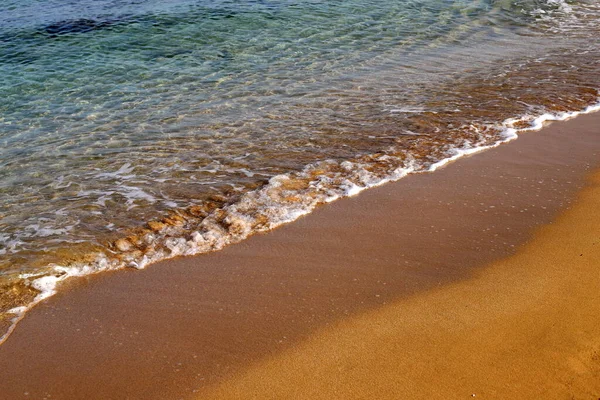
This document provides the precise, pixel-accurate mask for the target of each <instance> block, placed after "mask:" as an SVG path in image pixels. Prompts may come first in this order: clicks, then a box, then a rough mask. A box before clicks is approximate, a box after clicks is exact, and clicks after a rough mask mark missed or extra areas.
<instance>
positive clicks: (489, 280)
mask: <svg viewBox="0 0 600 400" xmlns="http://www.w3.org/2000/svg"><path fill="white" fill-rule="evenodd" d="M477 275H478V276H477V277H474V278H472V279H469V280H466V281H462V282H458V283H455V284H450V285H447V286H444V287H442V288H440V289H437V290H432V291H427V292H424V293H422V294H419V295H416V296H414V297H412V298H410V299H408V300H402V301H398V302H396V303H394V304H391V305H389V306H385V307H383V308H381V309H379V310H376V311H373V312H369V313H365V314H364V315H361V316H358V317H356V318H352V319H349V320H345V321H343V322H340V323H338V324H336V325H335V326H333V327H330V328H329V329H326V330H324V331H322V332H320V333H319V334H317V335H315V336H314V337H312V338H311V339H310V340H308V341H306V342H305V343H302V344H301V345H299V346H296V347H294V348H292V349H291V350H289V351H286V352H284V353H283V354H281V355H279V356H277V357H275V358H274V359H272V360H269V361H267V362H263V363H259V364H257V365H255V366H253V367H252V368H251V369H250V370H249V371H247V372H246V373H244V374H242V375H240V376H239V377H236V378H235V379H231V380H229V381H227V382H225V383H224V384H223V385H221V386H219V387H218V388H216V389H214V390H213V391H207V392H206V393H202V395H201V396H199V397H198V398H202V399H213V398H219V399H250V398H252V399H421V398H422V399H466V398H469V397H476V398H482V399H594V400H595V399H598V398H600V173H597V174H595V175H594V177H593V180H592V181H591V186H590V187H589V188H587V189H586V190H585V191H584V192H583V193H582V194H581V195H580V196H579V198H578V201H577V203H576V204H575V206H574V207H573V208H572V209H570V210H569V211H568V212H566V213H565V214H564V215H562V216H561V217H560V218H558V220H557V221H556V222H555V223H553V224H551V225H549V226H545V227H543V228H541V229H540V230H539V231H538V232H537V233H536V235H535V238H534V239H533V240H532V241H531V242H529V243H528V244H527V245H526V246H525V247H524V248H523V249H521V250H520V251H519V252H518V254H516V255H515V256H512V257H509V258H507V259H504V260H501V261H498V262H495V263H494V264H493V265H492V266H491V267H489V268H486V269H484V270H482V271H481V273H479V274H477Z"/></svg>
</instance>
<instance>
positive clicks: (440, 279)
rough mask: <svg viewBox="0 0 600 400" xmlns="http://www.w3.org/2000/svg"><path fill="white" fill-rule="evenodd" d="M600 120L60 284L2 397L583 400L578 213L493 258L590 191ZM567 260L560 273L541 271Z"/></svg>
mask: <svg viewBox="0 0 600 400" xmlns="http://www.w3.org/2000/svg"><path fill="white" fill-rule="evenodd" d="M599 126H600V113H597V114H590V115H586V116H582V117H579V118H576V119H574V120H571V121H567V122H564V123H556V124H552V125H550V126H549V127H548V128H545V129H544V130H542V131H541V132H537V133H527V134H524V135H523V136H522V137H521V138H520V139H519V140H517V141H515V142H512V143H509V144H507V145H503V146H501V147H499V148H497V149H494V150H490V151H488V152H485V153H482V154H478V155H475V156H473V157H470V158H467V159H463V160H460V161H459V162H456V163H454V164H451V165H449V166H448V167H447V168H444V169H442V170H439V171H437V172H435V173H432V174H421V175H414V176H409V177H407V178H404V179H402V180H401V181H400V182H397V183H394V184H388V185H384V186H382V187H380V188H376V189H372V190H369V191H366V192H364V193H362V194H361V195H360V196H357V197H356V198H351V199H343V200H340V201H338V202H335V203H333V204H330V205H327V206H326V207H321V208H319V209H318V210H316V211H315V212H314V213H312V214H311V215H309V216H307V217H306V218H302V219H301V220H299V221H297V222H295V223H292V224H289V225H287V226H284V227H282V228H280V229H277V230H275V231H274V232H271V233H269V234H265V235H257V236H254V237H252V238H250V239H249V240H246V241H244V242H243V243H240V244H238V245H234V246H230V247H229V248H226V249H225V250H223V251H220V252H217V253H213V254H208V255H203V256H199V257H192V258H180V259H175V260H171V261H168V262H164V263H160V264H157V265H154V266H151V267H149V268H148V269H147V270H145V271H131V270H130V271H120V272H115V273H106V274H100V275H98V276H92V277H88V278H85V279H82V280H78V281H72V282H71V283H69V284H68V285H69V286H70V287H69V288H68V289H69V290H62V291H61V292H60V293H59V294H58V295H56V296H55V297H53V298H51V299H49V300H48V301H46V302H44V303H43V304H41V305H40V306H38V307H36V308H35V309H34V310H32V311H31V312H30V313H29V315H28V316H27V317H26V318H25V319H24V320H23V321H22V322H21V323H20V324H19V326H18V327H17V329H16V330H15V332H14V334H13V335H12V336H11V337H10V338H9V340H8V341H7V342H6V343H5V344H4V345H2V346H0V399H3V400H4V399H6V400H17V399H43V398H50V399H67V400H68V399H88V400H90V399H161V400H164V399H179V398H197V396H198V393H206V394H205V395H206V396H208V393H207V392H206V391H208V390H217V391H218V392H217V393H220V394H224V393H232V396H231V397H232V398H244V399H245V398H252V397H254V398H261V397H262V396H263V395H265V396H266V393H265V391H266V392H269V393H271V392H272V393H279V392H277V390H282V391H283V392H281V393H287V394H282V395H281V396H279V398H285V397H286V396H287V395H290V396H292V398H314V397H317V396H318V393H322V394H323V396H324V397H328V398H352V397H354V398H361V396H362V398H373V397H375V398H377V397H378V396H379V397H382V396H384V395H388V396H389V397H391V398H403V396H401V393H411V394H410V395H408V394H407V395H406V396H404V398H411V397H413V395H414V397H418V396H419V395H421V396H423V397H433V396H434V395H435V393H439V395H440V396H441V395H443V394H445V395H447V396H446V398H452V396H453V395H456V396H457V397H463V396H471V395H472V394H473V393H475V394H476V395H477V396H483V395H486V394H487V395H488V397H491V398H506V397H503V396H500V394H499V393H500V390H505V392H504V393H507V396H509V397H508V398H522V397H523V396H525V395H523V396H521V394H519V395H516V394H515V393H517V392H516V390H517V388H518V386H519V385H520V386H521V387H520V388H518V390H519V391H520V392H519V393H529V394H533V393H534V390H535V389H536V388H540V389H539V390H543V389H548V390H550V389H553V390H556V391H553V392H551V393H548V394H547V395H543V396H542V397H541V398H547V397H550V398H551V397H552V396H554V395H556V396H561V395H563V394H566V393H567V391H568V390H567V389H568V386H567V383H568V381H569V379H570V380H572V382H573V386H572V388H573V389H572V390H574V391H576V393H583V390H588V391H590V392H591V391H592V390H593V386H592V383H591V382H590V381H589V380H586V379H584V378H585V376H586V374H592V373H594V370H593V368H592V367H593V365H594V364H593V362H592V361H590V360H592V359H593V355H592V353H591V351H592V350H593V349H594V346H595V345H596V343H597V342H595V341H596V340H597V338H598V332H597V331H594V330H593V329H595V328H594V327H593V324H592V323H595V322H598V318H597V314H598V310H599V309H600V304H599V303H598V298H597V297H594V296H597V293H598V290H597V287H593V285H594V284H597V282H598V273H597V271H594V270H593V267H594V260H595V259H594V258H593V255H592V253H591V251H592V250H595V247H591V248H589V246H592V245H591V243H590V242H589V241H590V240H592V239H593V238H591V237H589V236H587V235H575V234H569V237H560V238H558V237H557V235H558V233H557V232H558V231H556V232H555V233H554V234H553V233H547V232H549V230H551V229H554V228H556V227H559V226H564V229H567V228H568V227H569V223H565V222H564V221H566V220H567V219H568V218H575V217H574V214H573V215H572V214H568V215H566V216H564V217H561V218H562V219H561V220H560V221H562V222H560V223H559V224H558V225H553V226H550V227H549V228H544V231H543V232H541V233H539V234H538V236H537V239H536V241H535V242H531V243H532V244H530V245H528V247H527V250H523V252H522V253H519V255H518V256H517V258H515V259H514V260H521V261H510V262H509V264H506V266H503V265H502V264H494V266H493V267H491V268H488V265H489V264H490V263H494V262H496V263H497V262H498V260H500V259H503V258H506V257H508V256H512V255H514V254H515V252H516V251H517V249H519V248H520V246H522V245H523V243H525V242H527V241H528V240H529V239H530V238H531V235H532V234H533V232H534V231H535V230H536V229H538V228H539V227H540V226H542V225H543V224H548V223H550V222H552V221H553V220H555V219H556V217H557V215H559V214H560V213H562V212H564V210H565V209H566V208H567V207H568V205H569V204H570V202H571V200H573V199H574V198H575V196H576V195H577V192H578V191H579V190H580V189H581V188H582V187H584V186H585V183H586V181H585V179H584V178H585V176H587V175H588V174H589V172H590V171H591V170H592V169H595V168H599V167H600V132H599ZM593 190H597V189H593ZM590 193H591V192H590ZM586 196H587V195H586ZM586 196H584V197H581V199H582V201H583V200H585V199H586V198H587V197H586ZM588 197H589V196H588ZM588 203H589V202H583V203H581V204H587V205H586V206H585V207H587V208H588V209H589V212H588V213H587V215H589V221H588V222H589V223H592V221H597V214H596V211H595V210H597V209H598V205H597V204H598V203H594V204H592V205H590V204H588ZM581 207H584V206H579V205H578V206H577V208H576V209H574V210H583V208H581ZM573 212H580V213H584V214H585V212H584V211H572V213H573ZM578 215H579V214H578ZM592 218H596V219H592ZM595 226H596V227H597V226H600V225H598V223H597V222H596V223H595ZM593 227H594V225H593V224H592V225H590V226H588V228H589V229H593ZM588 228H586V229H588ZM561 229H563V228H561ZM581 229H583V225H582V227H581ZM561 232H562V231H561ZM582 232H583V231H582ZM561 235H562V233H561ZM553 236H554V239H552V237H553ZM545 237H546V239H543V238H545ZM596 239H597V238H596ZM546 240H548V242H545V241H546ZM551 240H555V241H556V240H558V242H559V243H560V246H559V245H555V246H552V245H551V244H549V243H551ZM573 240H574V241H575V242H573ZM578 240H582V241H581V242H579V241H578ZM585 240H588V242H585ZM540 241H541V242H540ZM538 242H539V243H540V244H539V245H537V244H534V243H538ZM541 243H546V244H541ZM535 248H539V249H540V250H536V251H539V253H533V251H534V250H533V249H535ZM558 249H563V253H560V252H556V251H558ZM590 249H591V250H590ZM550 250H552V251H553V252H552V253H551V252H550ZM572 253H576V256H577V262H579V261H581V264H577V268H575V267H572V268H573V270H572V271H571V270H569V274H565V271H566V269H564V268H560V265H558V264H552V263H554V262H555V261H556V260H558V257H565V259H569V257H568V255H569V254H571V255H572ZM522 254H531V255H530V256H524V255H522ZM534 254H538V255H539V257H535V256H534ZM579 254H583V256H579ZM596 254H597V253H596ZM542 256H543V258H541V257H542ZM523 257H532V258H530V260H531V261H525V258H523ZM571 258H572V257H571ZM596 259H597V258H596ZM569 260H571V259H569ZM567 261H568V260H567ZM571 262H572V260H571ZM545 263H546V264H547V265H546V264H545ZM565 263H566V261H565ZM561 264H562V263H561ZM565 265H567V264H565ZM519 266H520V267H521V268H519ZM571 272H572V273H571ZM565 292H566V293H568V294H569V296H565V295H564V293H565ZM570 296H572V297H573V301H575V300H576V301H577V302H578V303H574V302H570ZM577 304H579V305H580V307H579V308H578V309H577V308H575V310H573V309H571V308H570V307H573V306H574V305H577ZM559 306H560V307H559ZM563 308H564V311H563ZM553 310H554V311H553ZM599 325H600V324H599ZM588 328H589V330H586V329H588ZM400 338H402V339H400ZM471 348H475V349H478V351H472V350H471ZM514 351H517V353H514V354H513V352H514ZM586 351H590V353H589V354H588V353H585V352H586ZM538 360H539V361H538ZM507 365H508V366H512V365H515V368H514V369H509V368H507ZM595 365H596V366H597V361H596V364H595ZM329 367H331V368H329ZM594 368H595V367H594ZM292 371H297V373H294V374H292ZM511 371H514V372H511ZM573 371H575V372H573ZM511 374H512V375H511ZM589 376H591V375H589ZM509 377H511V379H510V380H509V379H508V378H509ZM579 377H582V378H581V379H579ZM484 378H485V379H484ZM384 384H385V385H384ZM553 385H556V386H553ZM578 385H579V386H578ZM230 390H231V392H230ZM286 390H288V392H285V391H286ZM296 390H298V392H295V391H296ZM333 390H338V391H339V392H337V393H339V394H334V393H332V391H333ZM482 390H486V391H487V392H484V391H482ZM494 390H496V391H498V392H496V393H497V395H494V394H493V393H494V392H493V391H494ZM511 390H513V392H510V391H511ZM290 391H292V392H290ZM311 391H312V394H310V395H309V394H307V393H311ZM343 391H345V392H343ZM375 391H380V393H379V394H378V395H371V394H372V393H374V392H375ZM521 391H522V392H521ZM236 393H237V394H236ZM290 393H292V394H290ZM294 393H297V394H294ZM301 393H302V394H301ZM342 393H343V394H342ZM305 394H306V396H308V397H306V396H305ZM588 394H589V393H588ZM594 395H596V394H594ZM203 397H204V396H201V398H203ZM597 397H598V396H597ZM597 397H593V399H594V400H596V399H597ZM583 398H590V397H589V396H587V397H585V396H584V397H583Z"/></svg>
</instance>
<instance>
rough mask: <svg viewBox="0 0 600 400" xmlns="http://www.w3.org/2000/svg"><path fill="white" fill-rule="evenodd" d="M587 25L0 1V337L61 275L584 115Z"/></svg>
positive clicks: (591, 6) (243, 231)
mask: <svg viewBox="0 0 600 400" xmlns="http://www.w3.org/2000/svg"><path fill="white" fill-rule="evenodd" d="M599 38H600V3H598V2H597V1H594V0H582V1H563V0H498V1H494V0H478V1H473V0H468V1H467V0H457V1H449V0H420V1H417V0H395V1H392V0H378V1H361V0H337V1H317V0H312V1H291V0H279V1H267V0H265V1H261V0H242V1H206V0H195V1H193V0H176V1H169V2H163V1H157V0H135V1H134V0H93V1H92V0H83V1H59V0H44V1H41V0H7V1H4V2H2V3H1V4H0V96H1V97H0V342H1V341H2V340H3V339H6V337H8V335H7V333H9V332H10V330H11V329H12V327H14V324H15V323H16V321H17V320H18V319H19V318H21V317H22V316H23V315H24V312H25V311H26V310H27V309H28V308H29V307H31V306H32V305H34V304H35V303H37V302H39V301H41V300H43V299H44V298H45V297H47V296H49V295H51V294H52V293H54V291H55V290H56V289H57V283H58V282H60V281H61V280H64V279H66V278H68V277H72V276H80V275H85V274H90V273H96V272H100V271H103V270H107V269H117V268H123V267H135V268H143V267H144V266H146V265H148V264H149V263H152V262H155V261H158V260H161V259H165V258H169V257H173V256H176V255H187V254H198V253H203V252H208V251H214V250H218V249H221V248H222V247H224V246H226V245H228V244H230V243H235V242H238V241H240V240H242V239H244V238H246V237H247V236H248V235H251V234H252V233H255V232H258V231H266V230H269V229H273V228H274V227H276V226H278V225H280V224H282V223H286V222H290V221H293V220H294V219H296V218H298V217H299V216H301V215H304V214H306V213H308V212H310V211H311V210H312V209H313V208H314V207H315V206H317V205H318V204H323V203H327V202H330V201H332V200H335V199H336V198H339V197H341V196H347V195H352V194H355V193H358V192H359V191H361V190H363V189H365V188H368V187H372V186H375V185H379V184H381V183H384V182H387V181H390V180H395V179H399V178H401V177H402V176H404V175H406V174H408V173H411V172H420V171H432V170H435V168H437V167H438V166H440V165H442V164H444V163H445V162H447V161H448V160H451V159H455V158H457V157H459V156H461V155H463V154H466V153H470V152H474V151H479V150H481V149H485V148H488V147H490V146H495V145H497V144H499V143H502V142H504V141H507V140H511V139H514V138H515V137H517V135H518V133H519V132H520V131H522V130H526V129H530V128H532V127H539V125H540V123H541V121H543V120H547V119H553V118H554V119H557V118H559V119H560V118H566V117H569V116H573V115H575V114H574V113H576V112H580V111H585V110H587V111H590V110H592V109H593V107H594V104H597V102H598V97H599V92H598V89H599V86H600V85H599V81H600V79H599V78H600V65H599V63H600V39H599ZM590 107H592V108H590ZM565 140H569V138H567V137H566V138H565ZM2 338H3V339H2Z"/></svg>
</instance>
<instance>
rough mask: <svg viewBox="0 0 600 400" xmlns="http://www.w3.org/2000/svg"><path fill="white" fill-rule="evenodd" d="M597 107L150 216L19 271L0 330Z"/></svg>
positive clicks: (316, 168)
mask: <svg viewBox="0 0 600 400" xmlns="http://www.w3.org/2000/svg"><path fill="white" fill-rule="evenodd" d="M392 111H394V110H392ZM596 111H600V99H598V102H596V103H595V104H592V105H590V106H587V107H586V108H585V109H583V110H580V111H565V112H558V113H542V114H537V115H536V114H526V115H523V116H520V117H517V118H510V119H507V120H505V121H504V122H503V123H501V124H500V125H498V126H496V127H495V129H494V131H495V132H496V135H495V136H494V140H493V141H490V137H489V136H488V134H489V131H490V127H478V126H476V125H475V124H472V125H471V126H470V127H471V129H473V130H474V131H475V132H479V134H480V135H479V139H477V140H464V141H463V143H462V144H461V145H458V146H454V147H450V148H447V149H445V150H444V152H443V156H442V157H440V158H439V159H438V160H431V159H430V158H422V159H419V158H418V157H416V156H414V155H411V154H403V155H402V156H392V155H389V154H384V153H379V154H371V155H368V156H361V157H358V158H356V159H354V160H351V161H350V160H346V161H335V160H327V161H323V162H318V163H314V164H309V165H307V166H306V167H305V168H304V169H302V170H301V171H297V172H291V173H288V174H281V175H277V176H274V177H272V178H271V179H269V181H268V183H267V184H266V185H264V186H263V187H261V188H259V189H257V190H254V191H251V192H248V193H246V194H244V195H242V196H241V197H240V198H239V199H237V200H236V201H234V202H231V203H225V204H219V202H218V201H216V200H215V201H213V202H206V203H205V204H203V205H202V206H198V205H195V206H191V207H188V208H187V209H181V210H173V211H172V212H171V213H170V214H169V215H168V216H167V217H165V218H162V219H160V220H154V221H150V222H148V223H147V226H146V228H145V229H143V230H142V231H141V232H138V233H137V234H135V235H130V236H127V237H123V238H120V239H117V240H115V241H114V242H113V243H112V245H111V249H110V252H97V253H94V254H88V255H87V256H86V257H85V259H86V261H79V262H73V263H71V264H68V265H50V266H49V268H50V271H48V270H45V271H43V272H39V273H26V274H21V275H19V279H20V280H21V281H22V282H27V283H28V285H29V286H30V287H31V288H33V289H34V290H35V291H36V292H37V294H36V296H35V297H34V298H33V300H32V301H31V302H29V303H28V304H25V305H22V306H18V307H14V308H12V309H10V310H8V311H7V312H6V313H7V314H10V315H12V317H10V320H9V327H8V329H7V330H6V332H5V333H4V334H3V335H2V336H1V337H0V344H2V343H3V342H5V341H6V340H7V339H8V337H9V336H10V335H11V333H12V332H13V331H14V329H15V327H16V326H17V324H18V322H19V321H21V320H22V319H23V318H24V316H25V315H26V313H27V311H28V310H30V309H31V308H33V307H34V306H35V305H37V304H39V303H40V302H42V301H43V300H45V299H47V298H49V297H51V296H52V295H54V294H55V293H56V291H57V289H58V287H59V285H60V283H61V282H63V281H65V280H67V279H71V278H74V277H81V276H85V275H90V274H96V273H99V272H103V271H107V270H117V269H123V268H127V267H133V268H137V269H143V268H145V267H146V266H148V265H150V264H153V263H156V262H158V261H162V260H166V259H169V258H173V257H177V256H192V255H198V254H202V253H207V252H212V251H217V250H220V249H222V248H224V247H225V246H227V245H230V244H234V243H238V242H240V241H242V240H244V239H246V238H247V237H249V236H251V235H253V234H256V233H260V232H266V231H270V230H272V229H275V228H276V227H278V226H280V225H283V224H286V223H289V222H292V221H294V220H296V219H298V218H300V217H301V216H303V215H306V214H309V213H310V212H311V211H312V210H314V209H315V208H316V207H317V206H319V205H321V204H324V203H330V202H332V201H335V200H337V199H339V198H342V197H349V196H354V195H357V194H358V193H360V192H362V191H363V190H366V189H369V188H372V187H376V186H380V185H382V184H385V183H388V182H393V181H397V180H399V179H401V178H403V177H405V176H407V175H408V174H414V173H426V172H434V171H436V170H437V169H439V168H441V167H443V166H445V165H447V164H448V163H450V162H453V161H455V160H458V159H460V158H462V157H464V156H467V155H471V154H474V153H478V152H481V151H484V150H488V149H490V148H493V147H497V146H499V145H501V144H503V143H506V142H509V141H512V140H515V139H517V138H518V135H519V133H522V132H528V131H535V130H539V129H541V128H542V127H543V126H544V124H545V123H546V122H548V121H563V120H567V119H570V118H573V117H576V116H578V115H580V114H586V113H591V112H596ZM484 132H485V133H484ZM90 260H91V261H90Z"/></svg>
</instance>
